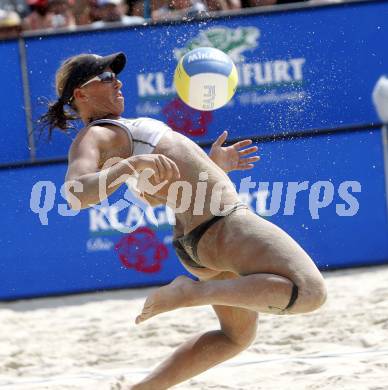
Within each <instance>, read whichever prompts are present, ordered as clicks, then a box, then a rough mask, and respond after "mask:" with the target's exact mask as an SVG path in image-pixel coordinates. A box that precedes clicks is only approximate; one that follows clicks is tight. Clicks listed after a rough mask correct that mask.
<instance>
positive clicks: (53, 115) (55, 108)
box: [38, 98, 78, 139]
mask: <svg viewBox="0 0 388 390" xmlns="http://www.w3.org/2000/svg"><path fill="white" fill-rule="evenodd" d="M76 119H78V116H76V115H73V114H71V113H70V112H68V111H67V110H65V102H64V101H63V100H62V99H61V98H60V99H58V100H57V101H56V102H55V103H49V104H48V110H47V112H46V113H45V114H43V115H42V116H41V117H40V119H39V120H38V124H39V127H40V128H41V130H43V129H45V128H46V129H47V130H48V138H49V139H51V135H52V132H53V130H54V129H55V128H57V129H59V130H62V131H64V132H67V130H68V129H69V128H73V127H74V126H73V125H72V124H70V123H68V122H69V121H72V120H76Z"/></svg>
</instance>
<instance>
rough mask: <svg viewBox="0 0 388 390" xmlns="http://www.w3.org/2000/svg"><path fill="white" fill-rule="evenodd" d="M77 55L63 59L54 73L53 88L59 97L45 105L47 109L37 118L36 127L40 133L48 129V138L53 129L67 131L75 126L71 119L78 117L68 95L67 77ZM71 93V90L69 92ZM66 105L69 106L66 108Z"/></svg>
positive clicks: (74, 64)
mask: <svg viewBox="0 0 388 390" xmlns="http://www.w3.org/2000/svg"><path fill="white" fill-rule="evenodd" d="M77 58H78V56H75V57H71V58H69V59H67V60H65V61H64V62H63V63H62V65H61V67H60V68H59V69H58V71H57V73H56V75H55V89H56V92H57V95H58V96H59V99H58V100H57V101H56V102H50V103H48V106H47V111H46V113H45V114H43V115H42V116H41V117H40V118H39V120H38V127H39V130H40V134H42V133H43V131H44V130H45V129H47V130H48V139H49V140H50V139H51V135H52V132H53V130H54V129H59V130H61V131H63V132H65V133H68V131H67V130H68V129H73V128H74V127H75V126H74V125H73V124H72V123H69V122H71V121H74V120H77V119H79V116H78V115H76V114H77V108H76V107H75V105H74V104H72V102H71V98H70V97H69V96H68V95H69V88H68V87H69V78H70V75H71V73H72V71H73V69H74V67H75V66H76V59H77ZM70 94H72V91H71V92H70ZM66 106H68V107H70V109H67V108H66Z"/></svg>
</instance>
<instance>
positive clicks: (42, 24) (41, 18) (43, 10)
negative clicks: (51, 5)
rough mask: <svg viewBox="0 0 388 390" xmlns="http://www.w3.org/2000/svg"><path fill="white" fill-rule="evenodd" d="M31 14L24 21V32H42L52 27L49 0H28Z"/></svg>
mask: <svg viewBox="0 0 388 390" xmlns="http://www.w3.org/2000/svg"><path fill="white" fill-rule="evenodd" d="M27 4H28V5H29V7H30V14H29V15H27V16H26V17H25V18H24V19H23V24H22V26H23V30H40V29H44V28H50V27H51V15H50V14H49V12H48V0H27Z"/></svg>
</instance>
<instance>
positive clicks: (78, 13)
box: [73, 0, 96, 25]
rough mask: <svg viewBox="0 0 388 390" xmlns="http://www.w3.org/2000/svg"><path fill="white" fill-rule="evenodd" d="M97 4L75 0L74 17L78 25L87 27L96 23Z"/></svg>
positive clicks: (92, 0)
mask: <svg viewBox="0 0 388 390" xmlns="http://www.w3.org/2000/svg"><path fill="white" fill-rule="evenodd" d="M95 9H96V4H95V1H94V0H75V2H74V5H73V15H74V18H75V23H76V24H77V25H85V24H90V23H92V22H94V21H95V20H96V19H95V18H94V13H93V12H94V10H95Z"/></svg>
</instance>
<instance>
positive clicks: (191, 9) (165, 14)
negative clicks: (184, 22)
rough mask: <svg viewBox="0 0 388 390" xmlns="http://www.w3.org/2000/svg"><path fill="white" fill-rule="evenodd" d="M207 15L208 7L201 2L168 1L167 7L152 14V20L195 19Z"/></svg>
mask: <svg viewBox="0 0 388 390" xmlns="http://www.w3.org/2000/svg"><path fill="white" fill-rule="evenodd" d="M206 14H207V7H206V5H205V4H204V3H202V1H201V0H168V3H167V4H166V5H164V6H162V7H160V8H158V9H156V10H155V11H153V12H152V19H153V20H168V19H170V18H174V19H175V18H183V17H186V18H194V17H196V16H204V15H206Z"/></svg>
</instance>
